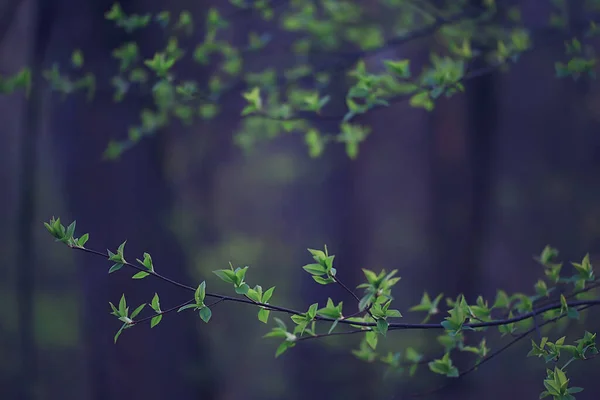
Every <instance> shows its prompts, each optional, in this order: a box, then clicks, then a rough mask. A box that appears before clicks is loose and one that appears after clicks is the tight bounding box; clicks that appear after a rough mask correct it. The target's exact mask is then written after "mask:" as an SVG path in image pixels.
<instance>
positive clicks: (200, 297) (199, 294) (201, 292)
mask: <svg viewBox="0 0 600 400" xmlns="http://www.w3.org/2000/svg"><path fill="white" fill-rule="evenodd" d="M205 296H206V281H202V283H200V285H198V289H196V292H195V294H194V299H195V300H196V304H204V297H205Z"/></svg>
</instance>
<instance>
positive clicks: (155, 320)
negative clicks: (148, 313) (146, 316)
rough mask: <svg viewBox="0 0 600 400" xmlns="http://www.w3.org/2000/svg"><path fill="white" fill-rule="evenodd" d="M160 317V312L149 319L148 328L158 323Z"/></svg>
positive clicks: (160, 319)
mask: <svg viewBox="0 0 600 400" xmlns="http://www.w3.org/2000/svg"><path fill="white" fill-rule="evenodd" d="M162 317H163V316H162V314H159V315H157V316H155V317H152V319H151V320H150V328H154V327H155V326H156V325H158V324H159V323H160V321H162Z"/></svg>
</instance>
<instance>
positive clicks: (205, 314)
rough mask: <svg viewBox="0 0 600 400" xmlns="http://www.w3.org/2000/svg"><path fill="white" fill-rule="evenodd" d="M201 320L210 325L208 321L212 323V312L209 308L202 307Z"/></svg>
mask: <svg viewBox="0 0 600 400" xmlns="http://www.w3.org/2000/svg"><path fill="white" fill-rule="evenodd" d="M199 314H200V319H202V321H204V322H206V323H208V321H210V317H211V316H212V311H211V310H210V308H208V307H206V306H205V307H202V308H201V309H200V312H199Z"/></svg>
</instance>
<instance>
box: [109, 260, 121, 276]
mask: <svg viewBox="0 0 600 400" xmlns="http://www.w3.org/2000/svg"><path fill="white" fill-rule="evenodd" d="M121 268H123V264H121V263H116V264H114V265H113V266H112V267H110V269H109V270H108V273H109V274H112V273H113V272H115V271H118V270H120V269H121Z"/></svg>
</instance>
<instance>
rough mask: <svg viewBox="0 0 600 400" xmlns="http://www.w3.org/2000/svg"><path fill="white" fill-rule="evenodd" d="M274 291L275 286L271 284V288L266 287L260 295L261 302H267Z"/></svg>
mask: <svg viewBox="0 0 600 400" xmlns="http://www.w3.org/2000/svg"><path fill="white" fill-rule="evenodd" d="M274 291H275V286H273V287H272V288H269V289H267V290H266V291H265V292H264V293H263V295H262V302H263V303H268V302H269V300H271V297H272V296H273V292H274Z"/></svg>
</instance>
